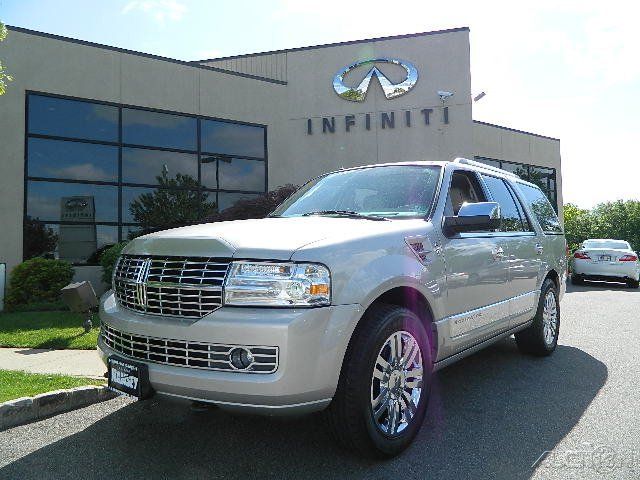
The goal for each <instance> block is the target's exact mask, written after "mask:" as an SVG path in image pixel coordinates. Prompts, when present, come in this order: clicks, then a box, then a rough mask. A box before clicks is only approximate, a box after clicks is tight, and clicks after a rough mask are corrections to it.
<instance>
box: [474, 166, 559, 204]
mask: <svg viewBox="0 0 640 480" xmlns="http://www.w3.org/2000/svg"><path fill="white" fill-rule="evenodd" d="M475 159H476V160H477V161H479V162H481V163H484V164H486V165H490V166H492V167H498V168H501V169H503V170H506V171H508V172H511V173H515V174H516V175H517V176H518V177H520V178H521V179H523V180H526V181H527V182H531V183H533V184H534V185H537V186H538V187H540V189H541V190H542V191H543V192H544V194H545V195H546V196H547V198H548V199H549V201H550V202H551V205H553V209H554V210H555V211H556V212H557V208H558V188H557V185H556V170H555V169H554V168H545V167H537V166H535V165H527V164H524V163H517V162H508V161H504V160H496V159H493V158H485V157H475Z"/></svg>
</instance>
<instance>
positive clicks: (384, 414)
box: [324, 304, 432, 458]
mask: <svg viewBox="0 0 640 480" xmlns="http://www.w3.org/2000/svg"><path fill="white" fill-rule="evenodd" d="M431 369H432V363H431V346H430V343H429V339H428V336H427V332H426V331H425V328H424V326H423V324H422V321H421V320H420V319H419V318H418V317H417V315H415V314H414V313H413V312H412V311H410V310H408V309H406V308H402V307H398V306H396V305H387V304H379V305H373V306H372V307H371V308H370V309H369V310H368V311H367V313H366V314H365V316H364V318H363V319H362V320H361V321H360V324H359V325H358V327H357V328H356V331H355V332H354V334H353V337H352V339H351V341H350V343H349V347H348V348H347V352H346V354H345V358H344V361H343V365H342V371H341V374H340V380H339V382H338V387H337V390H336V393H335V395H334V397H333V400H332V401H331V404H330V405H329V407H328V408H327V409H326V410H325V411H324V417H325V419H326V421H327V423H328V425H329V427H330V429H331V430H332V433H333V435H334V437H335V439H336V440H337V441H338V442H339V443H340V444H341V445H342V446H344V447H346V448H347V449H350V450H353V451H355V452H357V453H359V454H361V455H363V456H366V457H374V458H390V457H394V456H396V455H398V454H399V453H401V452H402V451H403V450H404V449H406V448H407V447H408V446H409V445H410V444H411V442H412V441H413V439H414V437H415V436H416V435H417V433H418V431H419V430H420V427H421V426H422V422H423V420H424V416H425V412H426V410H427V403H428V399H429V389H430V386H431Z"/></svg>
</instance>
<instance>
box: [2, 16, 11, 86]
mask: <svg viewBox="0 0 640 480" xmlns="http://www.w3.org/2000/svg"><path fill="white" fill-rule="evenodd" d="M6 37H7V27H5V26H4V23H2V22H0V42H1V41H3V40H4V39H5V38H6ZM11 80H13V78H12V77H11V75H9V74H8V73H7V72H6V71H5V69H4V65H2V60H0V95H3V94H4V92H5V91H6V90H7V82H10V81H11Z"/></svg>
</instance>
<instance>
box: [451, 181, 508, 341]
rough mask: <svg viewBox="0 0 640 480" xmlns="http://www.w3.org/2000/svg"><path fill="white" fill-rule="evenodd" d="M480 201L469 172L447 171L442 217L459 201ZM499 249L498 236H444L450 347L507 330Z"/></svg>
mask: <svg viewBox="0 0 640 480" xmlns="http://www.w3.org/2000/svg"><path fill="white" fill-rule="evenodd" d="M484 201H487V196H486V194H485V192H484V189H483V188H482V186H481V183H480V182H479V180H478V176H477V174H476V173H475V172H471V171H465V170H456V171H454V172H453V174H452V177H451V183H450V187H449V192H448V198H447V204H446V206H445V215H457V214H458V210H459V209H460V207H461V206H462V204H463V203H464V202H484ZM504 247H505V245H504V240H503V239H502V238H501V237H499V236H495V235H493V233H492V232H477V233H460V234H456V235H455V236H453V237H452V238H448V239H445V240H444V243H443V251H444V257H445V264H446V271H447V302H446V304H447V320H448V322H447V323H448V325H449V341H450V342H451V343H450V347H451V350H452V351H459V350H462V349H464V348H467V347H469V346H471V345H473V344H475V343H478V342H480V341H482V340H484V339H486V338H489V337H491V336H493V335H495V334H496V333H497V332H499V331H502V330H505V329H507V328H508V319H509V302H508V300H507V299H508V297H509V290H508V262H507V254H506V252H505V248H504Z"/></svg>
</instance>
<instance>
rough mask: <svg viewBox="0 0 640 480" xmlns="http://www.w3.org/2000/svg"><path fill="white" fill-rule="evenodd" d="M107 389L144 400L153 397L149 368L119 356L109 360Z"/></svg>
mask: <svg viewBox="0 0 640 480" xmlns="http://www.w3.org/2000/svg"><path fill="white" fill-rule="evenodd" d="M107 387H108V388H109V390H112V391H115V392H116V393H120V394H125V395H128V396H130V397H134V398H137V399H138V400H144V399H146V398H149V397H151V396H152V395H153V389H152V388H151V384H150V383H149V368H148V366H147V365H145V364H144V363H140V362H133V361H131V360H129V359H126V358H122V357H119V356H111V357H109V358H108V359H107Z"/></svg>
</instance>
